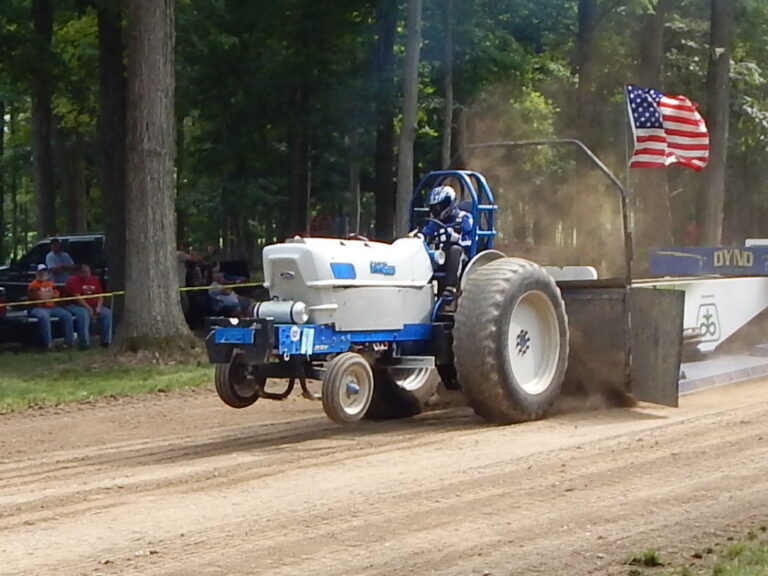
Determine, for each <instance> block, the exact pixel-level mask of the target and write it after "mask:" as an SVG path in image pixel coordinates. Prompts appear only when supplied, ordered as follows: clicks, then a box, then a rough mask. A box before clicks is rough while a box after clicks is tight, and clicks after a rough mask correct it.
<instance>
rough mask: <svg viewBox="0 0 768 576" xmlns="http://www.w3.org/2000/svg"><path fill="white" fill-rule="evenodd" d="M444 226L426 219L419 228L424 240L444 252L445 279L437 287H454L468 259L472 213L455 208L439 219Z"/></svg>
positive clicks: (441, 288)
mask: <svg viewBox="0 0 768 576" xmlns="http://www.w3.org/2000/svg"><path fill="white" fill-rule="evenodd" d="M441 222H443V223H444V224H445V226H446V227H443V226H440V225H439V224H437V222H433V221H428V222H427V223H426V224H425V225H424V226H423V228H422V229H421V234H422V235H423V236H424V241H425V242H426V243H427V244H429V245H431V246H434V247H435V248H437V249H439V250H442V251H443V252H445V279H444V280H443V282H441V283H440V284H441V285H440V286H439V288H440V290H441V291H443V290H445V289H446V288H453V289H455V288H456V286H458V284H459V277H460V276H461V270H462V268H463V267H464V264H465V263H466V261H467V259H468V251H469V248H470V246H472V226H473V224H474V222H473V219H472V215H471V214H470V213H469V212H464V211H463V210H459V209H458V208H456V209H455V210H454V211H453V212H451V213H450V214H449V215H448V217H447V218H445V219H444V220H441Z"/></svg>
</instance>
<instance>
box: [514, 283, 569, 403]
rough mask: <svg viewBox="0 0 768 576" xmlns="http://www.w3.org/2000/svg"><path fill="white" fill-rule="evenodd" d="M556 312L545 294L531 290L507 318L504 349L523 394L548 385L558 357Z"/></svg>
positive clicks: (533, 392)
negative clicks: (507, 326)
mask: <svg viewBox="0 0 768 576" xmlns="http://www.w3.org/2000/svg"><path fill="white" fill-rule="evenodd" d="M558 332H559V331H558V323H557V313H556V312H555V307H554V306H553V305H552V302H551V300H550V299H549V297H548V296H547V295H546V294H544V293H543V292H539V291H538V290H534V291H531V292H526V293H525V294H523V295H522V296H521V297H520V299H519V300H518V301H517V303H516V304H515V308H514V310H512V315H511V317H510V319H509V333H508V340H507V352H508V358H509V364H510V366H511V368H512V375H513V376H514V378H515V381H516V382H517V384H518V385H519V386H520V388H522V389H523V390H524V391H525V392H526V393H527V394H530V395H532V396H533V395H536V394H541V393H542V392H544V391H545V390H546V389H547V388H549V386H550V385H551V384H552V379H553V378H554V374H555V371H556V370H557V363H558V359H559V356H560V338H559V333H558Z"/></svg>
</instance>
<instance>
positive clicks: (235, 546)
mask: <svg viewBox="0 0 768 576" xmlns="http://www.w3.org/2000/svg"><path fill="white" fill-rule="evenodd" d="M766 478H768V382H756V383H750V384H744V385H740V386H733V387H729V388H723V389H720V390H716V391H711V392H706V393H701V394H698V395H695V396H688V397H685V398H683V399H682V406H681V407H680V408H678V409H667V408H657V407H650V406H642V407H639V408H635V409H631V410H609V411H601V412H571V413H565V414H561V415H558V416H554V417H550V418H549V419H547V420H544V421H540V422H535V423H530V424H525V425H518V426H510V427H489V426H487V425H485V424H483V423H482V422H481V421H479V420H478V419H476V418H475V417H474V416H473V415H472V414H471V412H469V411H468V410H467V409H465V408H454V409H449V410H443V411H438V412H433V413H429V414H426V415H423V416H422V417H420V418H417V419H414V420H410V421H403V422H397V423H378V424H375V423H364V424H362V425H360V426H357V427H354V428H352V429H340V428H338V427H336V426H334V425H332V424H330V423H329V422H328V421H327V420H325V418H324V416H323V415H322V408H321V407H320V406H319V405H318V404H317V403H313V402H310V401H306V400H301V399H298V398H297V399H292V400H289V401H287V402H284V403H270V402H259V403H258V404H257V405H256V406H254V407H252V408H249V409H246V410H243V411H236V410H232V409H229V408H226V407H225V406H224V405H223V404H221V403H220V402H219V400H218V399H217V398H216V397H215V393H214V392H213V391H212V390H201V391H196V392H182V393H174V394H167V395H162V396H154V397H141V398H134V399H127V400H121V401H111V402H106V403H100V404H95V405H86V406H74V407H67V408H62V409H57V410H46V411H40V412H29V413H26V414H17V415H7V416H0V573H2V574H24V575H30V574H57V575H58V574H88V575H94V574H211V575H224V574H261V573H264V574H269V575H271V576H276V575H280V574H291V575H294V574H312V575H313V576H322V575H331V574H333V575H336V574H349V575H357V574H381V575H391V574H406V573H411V574H457V575H458V574H461V575H470V574H477V575H479V574H493V575H497V574H547V575H552V574H569V575H577V574H623V575H624V574H626V573H627V567H626V566H623V565H622V563H621V562H622V560H623V559H624V557H625V556H626V554H627V553H629V552H636V551H638V550H641V549H644V548H646V547H648V546H655V547H658V548H659V549H660V550H662V553H663V554H677V555H679V556H680V557H683V556H684V555H686V554H688V553H690V551H691V547H692V546H696V545H700V544H707V545H709V544H713V543H714V542H716V541H717V540H718V538H722V537H723V536H724V535H726V534H727V533H728V532H729V531H731V530H733V531H742V532H743V530H745V529H746V528H749V527H751V526H759V525H761V524H765V523H766V521H768V481H766ZM713 528H714V530H715V531H714V532H713Z"/></svg>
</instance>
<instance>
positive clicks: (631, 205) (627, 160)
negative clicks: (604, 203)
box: [624, 84, 635, 232]
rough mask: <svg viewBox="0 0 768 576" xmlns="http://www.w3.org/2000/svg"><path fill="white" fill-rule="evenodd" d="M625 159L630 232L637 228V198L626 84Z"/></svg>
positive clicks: (630, 115)
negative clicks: (630, 147) (632, 175)
mask: <svg viewBox="0 0 768 576" xmlns="http://www.w3.org/2000/svg"><path fill="white" fill-rule="evenodd" d="M624 114H625V119H624V161H625V164H626V165H625V173H624V179H625V182H626V184H625V188H626V189H627V196H628V198H629V200H630V202H629V226H630V232H633V231H634V228H635V216H634V214H635V206H634V204H635V199H634V195H633V194H632V181H631V178H630V171H629V164H630V158H631V155H630V152H629V129H628V126H630V125H631V122H632V110H631V109H630V104H629V92H627V85H626V84H625V85H624ZM634 134H635V131H634V128H633V129H632V142H633V144H634Z"/></svg>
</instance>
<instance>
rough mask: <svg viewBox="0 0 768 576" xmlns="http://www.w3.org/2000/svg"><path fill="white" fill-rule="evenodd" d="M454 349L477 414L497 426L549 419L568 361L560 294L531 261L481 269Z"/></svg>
mask: <svg viewBox="0 0 768 576" xmlns="http://www.w3.org/2000/svg"><path fill="white" fill-rule="evenodd" d="M455 320H456V321H455V326H454V334H453V337H454V343H453V351H454V357H455V365H456V371H457V373H458V380H459V382H460V383H461V387H462V389H463V390H464V394H465V395H466V397H467V401H468V402H469V405H470V406H472V408H473V409H474V411H475V413H477V414H478V415H479V416H481V417H483V418H485V419H486V420H489V421H491V422H494V423H498V424H511V423H515V422H525V421H527V420H535V419H538V418H541V417H542V416H543V415H544V412H545V411H546V410H547V408H549V407H550V406H551V404H552V402H554V400H555V398H556V397H557V396H558V395H559V393H560V389H561V387H562V383H563V377H564V376H565V368H566V365H567V363H568V322H567V319H566V315H565V304H564V303H563V299H562V296H561V295H560V290H559V289H558V288H557V285H556V284H555V281H554V279H552V277H551V276H550V275H549V274H547V273H546V271H545V270H544V269H543V268H541V267H540V266H538V265H537V264H534V263H533V262H529V261H528V260H523V259H521V258H503V259H499V260H496V261H494V262H490V263H488V264H486V265H485V266H483V267H482V268H480V269H478V270H477V271H475V272H474V273H473V274H472V276H470V277H469V279H468V280H467V282H466V285H465V286H464V289H463V292H462V295H461V297H460V298H459V303H458V309H457V311H456V318H455Z"/></svg>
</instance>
